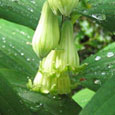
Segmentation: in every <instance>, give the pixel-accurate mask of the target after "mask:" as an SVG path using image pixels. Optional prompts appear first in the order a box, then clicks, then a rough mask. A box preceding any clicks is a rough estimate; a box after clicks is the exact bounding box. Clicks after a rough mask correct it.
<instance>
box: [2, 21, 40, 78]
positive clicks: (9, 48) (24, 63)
mask: <svg viewBox="0 0 115 115" xmlns="http://www.w3.org/2000/svg"><path fill="white" fill-rule="evenodd" d="M33 33H34V32H33V30H31V29H29V28H26V27H24V26H20V25H17V24H13V23H9V22H7V21H5V20H2V19H1V20H0V41H1V42H0V68H9V69H15V70H17V71H21V72H23V73H26V74H27V76H29V77H32V76H34V75H35V74H36V71H37V68H38V64H39V59H38V57H37V56H36V54H35V53H34V52H33V50H32V46H31V41H32V36H33Z"/></svg>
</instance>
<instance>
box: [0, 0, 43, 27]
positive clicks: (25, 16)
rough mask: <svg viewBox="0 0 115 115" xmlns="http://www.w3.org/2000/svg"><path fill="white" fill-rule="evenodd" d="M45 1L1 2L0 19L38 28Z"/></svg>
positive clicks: (4, 0) (16, 0)
mask: <svg viewBox="0 0 115 115" xmlns="http://www.w3.org/2000/svg"><path fill="white" fill-rule="evenodd" d="M44 1H45V0H0V17H2V18H4V19H7V20H10V21H13V22H16V23H19V24H22V25H26V26H29V27H31V28H33V29H35V28H36V25H37V23H38V19H39V17H40V12H41V9H42V5H43V3H44Z"/></svg>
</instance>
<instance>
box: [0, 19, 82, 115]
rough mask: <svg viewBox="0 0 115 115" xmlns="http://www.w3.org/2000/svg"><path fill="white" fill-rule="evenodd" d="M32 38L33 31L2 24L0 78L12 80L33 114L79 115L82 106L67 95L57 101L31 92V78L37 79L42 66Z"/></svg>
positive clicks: (6, 23) (0, 30)
mask: <svg viewBox="0 0 115 115" xmlns="http://www.w3.org/2000/svg"><path fill="white" fill-rule="evenodd" d="M32 35H33V31H32V30H31V29H29V28H26V27H24V26H20V25H17V24H14V23H10V22H7V21H5V20H0V40H1V42H0V77H1V78H2V77H4V78H5V79H6V80H8V82H9V83H10V84H11V85H12V87H13V89H14V90H15V93H17V94H18V95H19V96H20V98H21V99H22V100H23V101H24V104H25V105H26V106H27V108H29V110H31V111H32V112H33V114H39V115H46V114H47V115H54V114H55V115H62V114H65V115H70V114H71V115H75V114H78V113H79V112H80V110H81V108H80V106H79V105H77V104H76V103H75V102H74V101H73V100H72V99H71V98H70V97H68V96H66V95H65V96H61V97H60V96H56V97H55V96H52V95H43V94H41V93H36V92H31V91H29V90H28V89H27V87H26V84H27V81H28V78H34V76H35V74H36V72H37V68H38V64H39V59H38V58H37V56H36V55H35V53H34V52H33V50H32V46H31V39H32ZM22 54H23V55H22ZM33 59H34V60H33ZM0 96H1V95H0ZM6 96H7V94H6ZM12 99H13V98H12ZM14 102H15V100H14ZM4 106H6V103H4Z"/></svg>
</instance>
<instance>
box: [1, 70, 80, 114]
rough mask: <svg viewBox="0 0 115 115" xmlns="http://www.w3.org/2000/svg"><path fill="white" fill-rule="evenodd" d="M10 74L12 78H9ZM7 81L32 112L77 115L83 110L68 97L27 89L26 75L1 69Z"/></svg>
mask: <svg viewBox="0 0 115 115" xmlns="http://www.w3.org/2000/svg"><path fill="white" fill-rule="evenodd" d="M9 74H10V76H9ZM1 76H2V77H4V78H5V79H7V80H8V81H9V82H10V83H11V84H12V86H13V88H14V89H15V91H16V92H17V94H18V95H19V96H20V97H21V98H22V100H23V101H24V103H25V104H26V106H27V107H28V108H29V109H30V110H31V112H33V113H35V114H39V115H45V114H49V115H54V114H55V115H62V114H64V115H70V114H71V115H75V114H77V113H79V112H80V110H81V108H80V106H79V105H77V104H76V103H75V102H74V101H72V99H70V98H69V97H67V96H53V95H43V94H41V93H36V92H31V91H29V90H28V89H27V88H26V83H27V77H26V75H24V74H22V73H20V72H17V71H14V70H9V69H0V77H1Z"/></svg>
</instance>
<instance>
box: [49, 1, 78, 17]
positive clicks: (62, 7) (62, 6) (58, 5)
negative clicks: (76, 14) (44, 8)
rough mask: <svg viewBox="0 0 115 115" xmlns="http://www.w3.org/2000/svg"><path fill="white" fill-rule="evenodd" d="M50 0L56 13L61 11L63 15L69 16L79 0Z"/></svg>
mask: <svg viewBox="0 0 115 115" xmlns="http://www.w3.org/2000/svg"><path fill="white" fill-rule="evenodd" d="M48 2H49V5H50V7H51V9H52V10H53V12H54V13H55V12H56V13H55V14H58V13H57V12H59V11H60V12H61V14H62V15H65V16H69V15H70V13H71V12H72V10H73V9H74V8H75V7H76V6H77V4H78V2H79V0H48Z"/></svg>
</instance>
